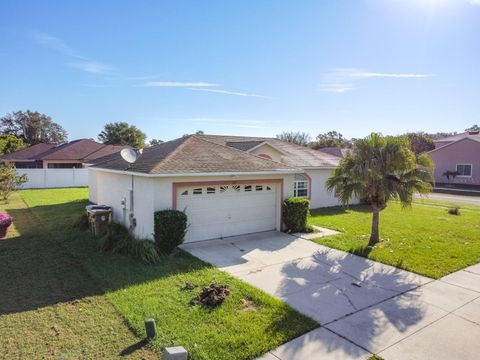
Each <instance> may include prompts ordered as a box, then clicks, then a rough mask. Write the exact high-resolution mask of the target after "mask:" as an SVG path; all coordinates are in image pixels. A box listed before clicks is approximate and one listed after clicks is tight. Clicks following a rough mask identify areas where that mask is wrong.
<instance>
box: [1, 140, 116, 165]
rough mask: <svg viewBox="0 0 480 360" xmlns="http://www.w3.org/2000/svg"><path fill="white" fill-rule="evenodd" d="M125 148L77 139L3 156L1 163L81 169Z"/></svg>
mask: <svg viewBox="0 0 480 360" xmlns="http://www.w3.org/2000/svg"><path fill="white" fill-rule="evenodd" d="M123 148H125V146H114V145H104V144H100V143H98V142H96V141H93V140H90V139H79V140H74V141H70V142H68V143H64V144H43V143H40V144H36V145H33V146H30V147H28V148H25V149H22V150H19V151H15V152H13V153H11V154H8V155H5V156H3V158H2V161H4V162H8V163H11V164H13V165H14V166H15V167H16V168H17V169H41V168H45V169H72V168H83V167H86V166H88V165H90V164H91V163H93V162H94V161H95V160H96V159H98V158H100V157H103V156H105V155H109V154H112V153H115V152H119V151H120V150H121V149H123Z"/></svg>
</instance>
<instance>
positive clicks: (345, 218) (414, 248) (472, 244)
mask: <svg viewBox="0 0 480 360" xmlns="http://www.w3.org/2000/svg"><path fill="white" fill-rule="evenodd" d="M415 201H416V203H414V204H413V205H412V207H411V208H402V206H401V205H400V204H398V203H395V202H392V203H390V204H389V205H388V207H387V208H386V209H385V210H383V211H382V212H381V213H380V236H381V241H380V243H379V244H377V245H376V246H375V248H373V249H371V250H370V249H367V244H368V239H369V234H370V227H371V221H372V214H371V211H370V207H368V206H361V205H359V206H351V207H350V208H349V209H343V208H341V207H332V208H325V209H318V210H314V211H312V215H311V217H310V219H309V222H310V224H313V225H317V226H321V227H326V228H329V229H334V230H338V231H341V232H342V234H339V235H333V236H327V237H323V238H318V239H315V240H314V241H315V242H317V243H319V244H323V245H326V246H329V247H333V248H337V249H340V250H345V251H349V252H352V253H356V254H359V255H363V256H367V257H368V258H370V259H373V260H377V261H380V262H383V263H386V264H390V265H393V266H396V267H400V268H402V269H406V270H410V271H413V272H416V273H418V274H422V275H425V276H429V277H432V278H435V279H436V278H440V277H442V276H444V275H447V274H449V273H451V272H453V271H456V270H460V269H462V268H465V267H467V266H469V265H473V264H476V263H478V262H480V209H476V207H475V206H471V205H469V204H460V205H459V206H460V208H461V209H460V212H461V215H460V216H455V215H450V214H448V213H447V208H448V206H449V205H452V204H449V203H445V202H434V203H432V202H429V201H423V200H415ZM421 201H422V202H423V203H420V202H421Z"/></svg>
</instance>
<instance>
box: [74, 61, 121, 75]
mask: <svg viewBox="0 0 480 360" xmlns="http://www.w3.org/2000/svg"><path fill="white" fill-rule="evenodd" d="M69 65H70V66H71V67H73V68H76V69H80V70H82V71H85V72H88V73H91V74H108V73H110V72H111V71H112V70H113V67H111V66H110V65H106V64H100V63H97V62H95V61H79V62H74V63H71V64H69Z"/></svg>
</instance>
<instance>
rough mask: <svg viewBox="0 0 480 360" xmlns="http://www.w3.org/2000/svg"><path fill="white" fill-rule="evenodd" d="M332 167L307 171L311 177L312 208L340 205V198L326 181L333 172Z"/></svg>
mask: <svg viewBox="0 0 480 360" xmlns="http://www.w3.org/2000/svg"><path fill="white" fill-rule="evenodd" d="M332 171H333V170H332V169H315V170H307V171H305V172H306V174H307V175H308V176H310V179H311V182H312V183H311V196H310V208H311V209H317V208H320V207H327V206H337V205H340V202H339V201H338V198H337V197H335V195H334V194H333V193H331V192H329V191H327V189H325V182H326V181H327V179H328V178H329V177H330V176H331V174H332Z"/></svg>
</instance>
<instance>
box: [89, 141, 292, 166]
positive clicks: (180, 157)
mask: <svg viewBox="0 0 480 360" xmlns="http://www.w3.org/2000/svg"><path fill="white" fill-rule="evenodd" d="M93 167H96V168H102V169H110V170H120V171H127V170H128V171H132V172H140V173H146V174H183V173H185V174H194V173H219V172H257V171H259V172H260V171H295V168H293V167H291V166H288V165H286V164H283V163H280V162H275V161H271V160H267V159H264V158H261V157H258V156H256V155H252V154H249V153H247V152H245V151H243V150H239V149H237V148H235V147H230V146H225V145H222V144H219V143H217V142H214V141H210V140H209V138H208V137H205V136H200V135H189V136H185V137H182V138H179V139H176V140H172V141H168V142H165V143H162V144H159V145H155V146H152V147H149V148H146V149H144V150H143V153H142V154H141V155H140V156H139V158H138V160H137V161H136V162H135V163H133V164H129V163H127V162H126V161H125V160H123V158H122V157H121V155H120V153H116V154H113V155H108V156H105V157H103V158H100V159H97V161H96V163H95V164H94V165H93Z"/></svg>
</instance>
